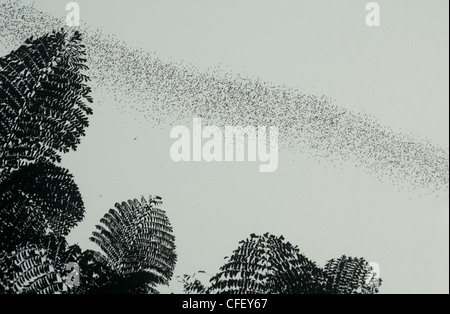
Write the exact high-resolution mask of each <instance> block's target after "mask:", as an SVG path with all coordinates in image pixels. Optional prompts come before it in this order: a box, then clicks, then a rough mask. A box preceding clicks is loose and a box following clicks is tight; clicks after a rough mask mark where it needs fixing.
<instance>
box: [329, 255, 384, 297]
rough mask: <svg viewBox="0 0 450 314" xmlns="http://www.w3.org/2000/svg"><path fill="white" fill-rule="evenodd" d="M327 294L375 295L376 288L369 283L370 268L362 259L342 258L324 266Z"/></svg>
mask: <svg viewBox="0 0 450 314" xmlns="http://www.w3.org/2000/svg"><path fill="white" fill-rule="evenodd" d="M325 274H326V276H327V278H328V282H327V292H328V293H332V294H364V293H365V294H368V293H377V292H378V287H379V285H378V286H375V285H372V284H371V282H370V281H369V279H370V275H371V268H370V265H369V263H368V262H367V261H366V260H365V259H364V258H353V257H347V256H345V255H344V256H342V257H340V258H338V259H332V260H330V261H328V263H327V264H326V265H325Z"/></svg>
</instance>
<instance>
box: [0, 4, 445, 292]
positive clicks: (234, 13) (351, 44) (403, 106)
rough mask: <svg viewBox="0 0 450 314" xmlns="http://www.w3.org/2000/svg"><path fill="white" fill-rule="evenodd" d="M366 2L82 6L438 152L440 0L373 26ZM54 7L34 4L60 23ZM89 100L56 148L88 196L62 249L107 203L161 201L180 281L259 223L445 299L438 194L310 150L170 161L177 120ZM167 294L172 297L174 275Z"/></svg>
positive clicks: (139, 41) (135, 33) (210, 264)
mask: <svg viewBox="0 0 450 314" xmlns="http://www.w3.org/2000/svg"><path fill="white" fill-rule="evenodd" d="M2 1H3V0H2ZM23 2H24V3H32V2H34V1H29V0H26V1H23ZM367 2H369V1H361V0H346V1H332V0H327V1H325V0H319V1H310V0H305V1H275V0H273V1H272V0H271V1H255V0H246V1H237V0H231V1H230V0H227V1H206V0H191V1H180V0H177V1H162V0H161V1H144V0H129V1H126V2H125V1H111V0H109V1H99V0H96V1H87V0H80V1H78V3H79V4H80V6H81V17H82V19H83V22H85V23H86V24H87V25H89V26H90V27H91V30H93V29H95V28H97V27H101V28H102V29H103V32H104V33H112V34H115V35H116V36H117V37H118V38H119V39H121V40H124V41H126V42H127V43H128V44H129V45H130V46H131V47H141V48H143V49H146V50H148V51H154V52H155V54H156V55H157V56H158V57H159V58H162V59H167V60H175V61H183V62H185V63H187V64H192V65H194V66H195V67H197V68H198V69H199V70H201V71H207V70H208V69H209V68H214V67H217V66H219V65H220V66H221V67H222V68H224V67H226V68H228V69H229V71H232V72H234V73H246V74H248V75H250V76H254V77H259V78H260V79H261V80H264V81H269V82H273V83H275V84H284V85H288V86H293V87H297V86H298V87H299V89H300V90H301V91H303V92H305V93H307V94H316V95H322V94H324V95H327V96H329V97H332V98H333V99H335V104H337V105H339V106H343V107H345V108H349V109H351V110H354V111H356V112H364V113H367V114H370V115H372V116H374V117H376V118H378V119H379V120H380V121H381V122H382V123H383V124H384V125H386V126H388V127H390V128H392V129H393V130H396V131H402V132H405V133H412V134H415V135H418V136H420V137H422V138H428V139H430V140H431V141H432V142H433V143H436V144H438V145H441V146H443V147H446V148H448V125H449V121H448V111H449V105H448V103H449V91H448V84H449V72H448V69H449V64H448V56H449V51H448V46H449V45H448V38H449V36H448V35H449V34H448V6H449V4H448V1H446V0H432V1H423V0H422V1H418V0H415V1H413V0H398V1H378V3H379V4H380V7H381V27H379V28H368V27H367V26H366V25H365V15H366V12H365V4H366V3H367ZM65 3H66V1H60V0H58V1H57V0H44V1H36V4H35V6H36V7H37V8H39V9H41V10H43V11H45V12H50V13H52V14H54V15H55V16H58V17H63V16H64V15H65V11H64V7H65ZM14 48H15V47H8V48H7V50H11V49H14ZM118 75H120V73H118ZM93 96H94V98H95V100H96V104H94V106H93V107H94V110H95V114H94V115H93V116H92V117H91V118H90V121H91V126H90V127H89V129H88V131H87V136H86V137H85V138H83V139H82V144H81V145H80V147H79V150H78V151H77V152H71V153H69V154H67V155H65V156H64V157H63V165H64V166H65V167H67V168H68V169H70V171H71V172H72V173H73V174H74V175H75V179H76V182H77V183H78V185H79V187H80V190H81V192H82V195H83V198H84V200H85V205H86V218H85V220H84V221H83V222H82V223H81V224H80V226H79V227H78V228H77V229H76V230H75V231H74V232H73V233H72V234H71V236H70V240H71V241H72V242H78V243H79V244H80V245H81V246H82V247H83V248H96V247H95V246H94V245H93V244H91V243H89V241H88V238H89V236H90V232H91V231H93V230H94V225H95V224H96V223H98V221H99V219H100V218H101V217H102V216H103V214H104V213H105V212H106V211H107V210H108V209H109V208H111V207H112V206H113V205H114V203H115V202H117V201H123V200H126V199H129V198H135V197H140V196H141V195H148V194H153V195H161V196H162V197H163V200H164V206H163V207H162V208H163V209H164V210H166V211H167V214H168V216H169V218H170V219H171V221H172V223H173V226H174V233H175V235H176V237H177V252H178V255H179V258H178V264H177V268H176V272H175V275H182V274H184V273H193V272H195V271H197V270H205V271H207V272H209V273H215V272H216V271H217V270H218V268H219V267H220V266H221V265H222V264H223V262H224V260H223V257H224V256H229V255H230V253H231V251H232V250H233V249H235V248H236V247H237V244H238V241H239V240H241V239H243V238H245V237H247V236H248V235H249V234H250V233H264V232H267V231H269V232H271V233H274V234H283V235H284V236H285V237H286V238H287V239H288V240H289V241H290V242H291V243H294V244H298V245H299V247H300V249H301V250H302V252H303V253H304V254H306V255H307V256H308V257H310V258H311V259H313V260H315V261H317V262H318V264H319V265H324V263H325V262H326V260H328V259H330V258H333V257H339V256H340V255H342V254H346V255H350V256H358V257H359V256H362V257H365V258H366V259H368V260H369V261H375V262H378V263H379V264H380V265H381V274H382V278H383V279H384V283H383V286H382V289H381V292H383V293H430V292H438V293H448V280H449V279H448V278H449V276H448V269H449V267H448V264H449V263H448V262H449V251H448V250H449V243H448V242H449V240H448V228H449V216H448V215H449V214H448V213H449V207H448V191H447V192H446V194H447V198H445V197H444V198H436V197H434V196H422V197H418V196H417V193H416V192H414V191H413V192H408V191H405V190H401V189H400V190H399V188H398V187H394V186H392V185H390V184H389V183H382V182H379V181H378V180H376V179H374V178H373V177H371V176H369V175H367V174H365V173H363V172H361V171H359V170H358V169H357V168H355V167H354V166H353V165H352V164H351V162H348V164H346V165H344V167H343V168H342V169H337V168H334V166H333V165H332V164H331V163H328V162H327V161H323V162H321V163H320V164H318V163H317V162H316V161H314V160H311V159H310V158H309V156H308V154H307V152H296V153H292V152H286V151H280V158H279V167H278V171H277V172H275V173H271V174H267V173H260V172H259V171H258V166H257V163H212V164H204V163H200V164H198V163H197V164H196V163H174V162H172V161H171V159H170V156H169V148H170V145H171V144H172V142H173V141H172V140H170V138H169V131H170V128H171V127H172V125H164V126H163V129H162V130H161V129H156V128H153V127H152V126H150V125H148V124H146V123H143V121H140V122H141V123H136V121H135V118H136V115H137V113H133V112H130V113H128V114H123V113H120V112H119V110H118V108H119V106H120V104H118V103H116V101H115V100H114V99H111V98H110V97H109V95H107V94H105V93H102V91H94V95H93ZM146 105H148V104H146ZM135 137H138V139H137V140H133V139H134V138H135ZM171 289H172V291H175V292H177V291H180V286H179V285H178V284H177V283H176V280H175V281H174V282H173V284H172V285H171Z"/></svg>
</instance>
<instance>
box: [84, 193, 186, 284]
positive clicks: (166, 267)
mask: <svg viewBox="0 0 450 314" xmlns="http://www.w3.org/2000/svg"><path fill="white" fill-rule="evenodd" d="M161 204H162V202H161V198H160V197H158V196H157V197H155V198H153V197H152V196H150V199H149V201H147V200H146V199H145V198H142V199H141V201H140V202H139V201H138V200H137V199H135V200H133V201H131V200H130V201H128V202H123V203H122V204H119V203H117V204H116V206H115V207H116V208H115V209H111V210H110V211H109V212H108V213H106V214H105V216H104V217H103V218H102V219H101V220H100V222H101V223H102V224H101V225H97V226H96V228H97V231H95V232H93V236H92V237H91V238H90V239H91V241H93V242H94V243H96V244H97V245H98V246H99V247H100V248H101V249H102V251H103V252H104V253H105V256H106V260H107V261H108V265H110V267H111V268H112V269H113V270H114V271H116V272H117V273H118V274H119V275H120V276H121V279H123V280H119V281H118V282H117V283H118V285H119V286H120V285H125V286H126V285H130V287H132V289H133V290H134V291H135V292H150V293H152V292H153V293H154V292H156V290H155V289H154V288H155V286H156V285H157V284H168V282H169V280H170V279H171V277H172V275H173V269H174V267H175V263H176V259H177V256H176V253H175V237H174V236H173V235H172V232H173V229H172V227H171V225H170V221H169V219H168V218H167V216H166V214H165V212H164V211H163V210H161V209H159V208H157V207H155V206H159V205H161ZM116 287H117V285H116Z"/></svg>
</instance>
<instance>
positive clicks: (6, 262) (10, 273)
mask: <svg viewBox="0 0 450 314" xmlns="http://www.w3.org/2000/svg"><path fill="white" fill-rule="evenodd" d="M0 270H1V271H0V274H1V275H0V285H1V286H2V287H3V290H4V291H3V292H4V293H8V294H11V293H12V294H17V293H25V294H55V293H63V292H66V291H67V286H66V285H65V284H64V281H63V279H62V278H61V276H60V275H59V273H58V272H57V271H56V270H55V268H54V265H53V262H52V261H51V260H50V259H48V258H47V252H46V251H45V250H44V249H40V248H39V247H38V246H37V245H35V244H26V245H21V246H18V247H17V248H16V249H14V250H13V251H10V252H7V251H2V252H0Z"/></svg>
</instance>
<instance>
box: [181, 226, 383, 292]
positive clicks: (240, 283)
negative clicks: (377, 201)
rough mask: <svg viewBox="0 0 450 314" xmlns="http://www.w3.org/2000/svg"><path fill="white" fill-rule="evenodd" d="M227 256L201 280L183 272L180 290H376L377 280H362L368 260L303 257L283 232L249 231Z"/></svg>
mask: <svg viewBox="0 0 450 314" xmlns="http://www.w3.org/2000/svg"><path fill="white" fill-rule="evenodd" d="M239 244H240V245H239V247H238V248H237V249H236V250H235V251H234V252H233V254H232V256H231V257H229V258H227V262H226V263H225V265H223V266H222V267H221V268H220V271H219V272H218V273H217V274H216V275H214V276H212V278H211V279H210V282H209V285H208V286H206V285H204V284H202V282H201V281H200V280H198V279H197V278H196V277H195V275H194V276H189V275H184V276H183V277H182V282H183V285H184V291H185V292H186V293H193V294H213V293H217V294H325V293H326V294H347V293H354V294H356V293H377V292H378V287H379V285H380V284H381V282H374V281H370V282H368V279H369V278H371V274H372V273H371V269H370V267H369V264H368V263H367V262H366V261H365V260H364V259H362V258H360V259H357V258H347V257H345V256H344V257H342V258H340V259H337V260H334V259H333V260H331V261H329V262H328V263H327V266H326V267H325V269H321V268H320V267H318V266H317V265H316V264H315V263H314V262H312V261H310V260H308V259H307V258H306V257H305V256H304V255H303V254H300V250H299V249H298V247H297V246H292V245H291V244H290V243H289V242H286V241H285V239H284V237H282V236H281V237H276V236H274V235H271V234H269V233H266V234H264V235H255V234H252V235H250V238H248V239H246V240H243V241H241V242H239Z"/></svg>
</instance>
